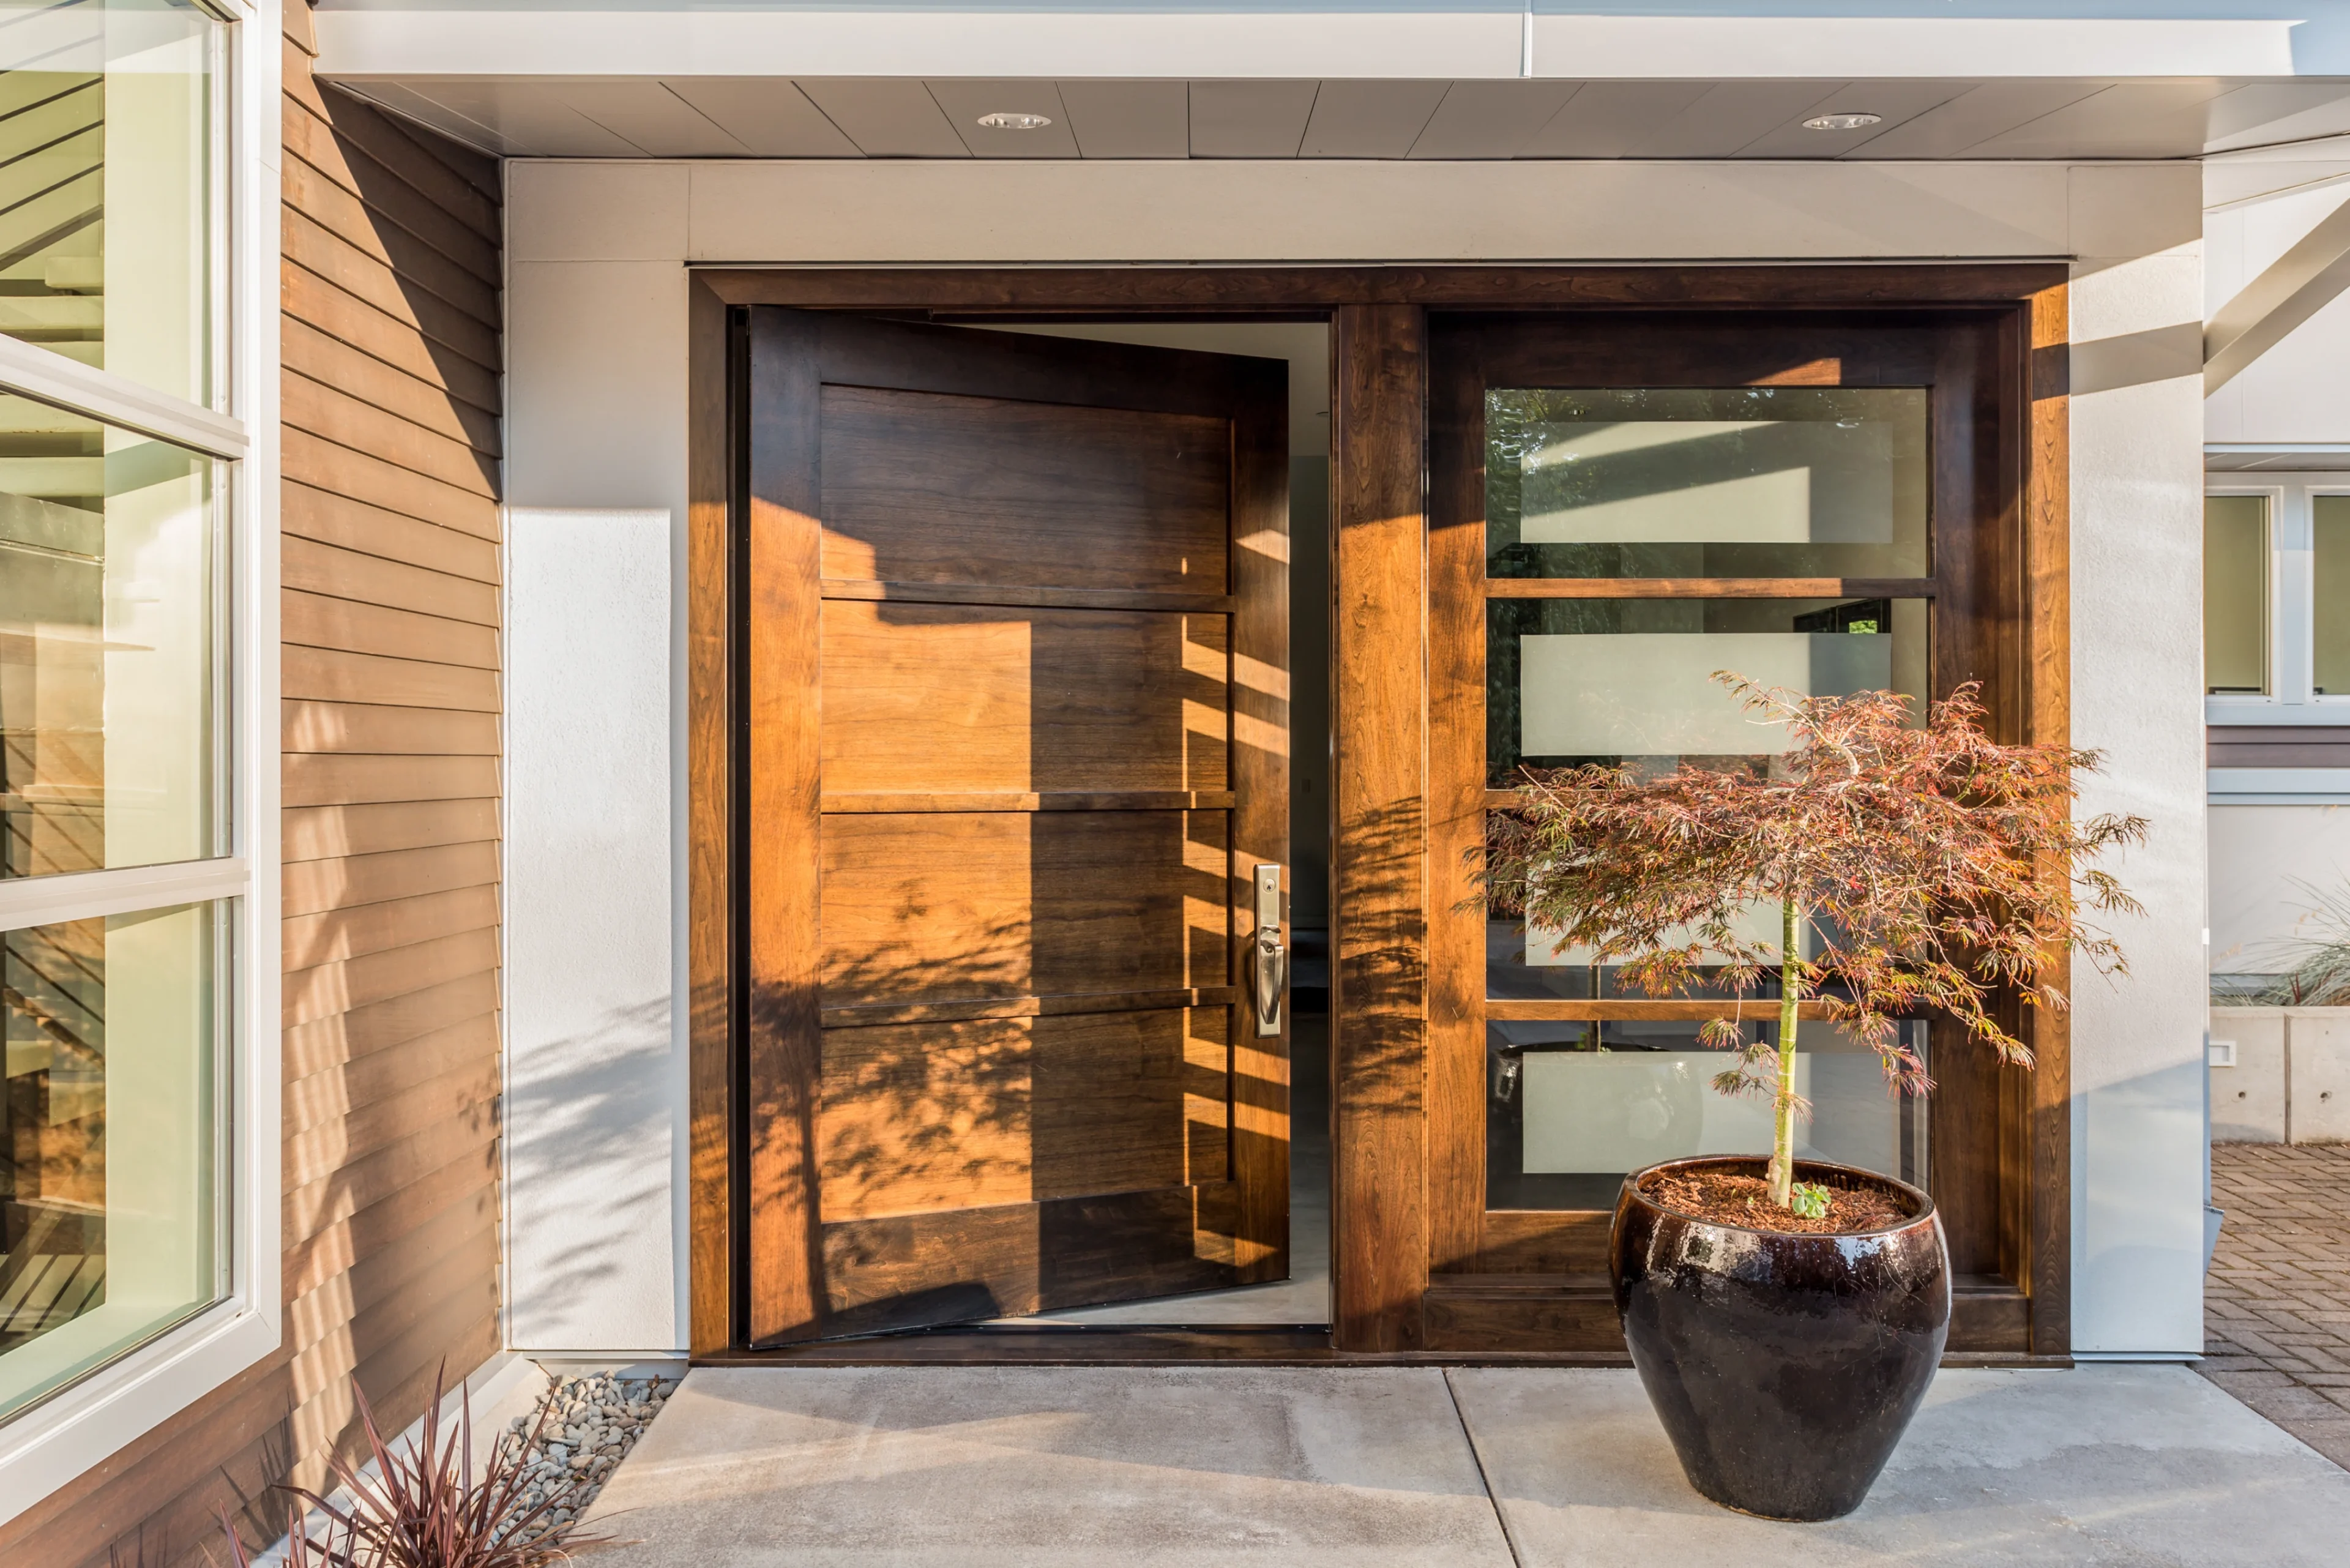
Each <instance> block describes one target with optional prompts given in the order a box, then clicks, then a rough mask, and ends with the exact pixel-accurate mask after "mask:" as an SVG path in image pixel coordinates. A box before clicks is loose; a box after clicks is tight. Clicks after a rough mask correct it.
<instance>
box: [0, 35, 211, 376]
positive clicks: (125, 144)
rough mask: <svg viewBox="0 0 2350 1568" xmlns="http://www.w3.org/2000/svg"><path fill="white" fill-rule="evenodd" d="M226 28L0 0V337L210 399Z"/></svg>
mask: <svg viewBox="0 0 2350 1568" xmlns="http://www.w3.org/2000/svg"><path fill="white" fill-rule="evenodd" d="M222 30H223V25H222V24H221V23H219V22H217V21H214V20H213V18H211V17H210V16H206V15H205V14H204V13H203V12H202V11H201V10H199V9H197V8H196V7H195V6H194V5H189V4H186V3H185V0H78V3H75V0H68V3H64V4H60V3H58V0H0V333H5V334H6V335H7V336H9V337H15V338H17V339H19V340H20V341H23V342H26V343H37V344H39V345H40V346H41V347H43V348H48V349H51V350H54V351H55V352H57V353H59V354H63V355H66V356H67V357H68V358H74V359H78V360H80V361H81V362H82V363H83V364H85V365H93V366H97V367H99V368H101V369H108V370H112V371H115V372H117V373H118V374H120V375H124V376H128V377H130V379H133V380H136V381H139V382H141V383H143V384H144V385H146V386H150V387H153V388H155V389H158V390H161V391H165V392H170V393H172V394H174V395H176V396H178V397H182V398H186V399H188V400H190V401H192V402H199V403H207V404H209V403H213V402H214V401H215V398H214V396H213V391H214V389H213V373H212V315H213V310H212V300H213V270H214V269H213V249H214V242H213V234H214V233H215V224H214V216H213V207H214V201H213V173H212V167H213V144H214V141H215V140H216V139H217V132H216V130H215V120H216V109H215V103H216V94H217V88H218V83H219V78H220V74H221V73H220V70H219V66H218V60H219V55H220V39H221V35H222Z"/></svg>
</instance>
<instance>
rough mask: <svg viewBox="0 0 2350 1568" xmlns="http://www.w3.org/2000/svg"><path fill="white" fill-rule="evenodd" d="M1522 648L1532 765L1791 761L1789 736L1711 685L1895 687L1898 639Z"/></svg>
mask: <svg viewBox="0 0 2350 1568" xmlns="http://www.w3.org/2000/svg"><path fill="white" fill-rule="evenodd" d="M1519 646H1520V654H1519V656H1520V659H1522V661H1523V662H1522V664H1521V667H1520V680H1521V681H1522V682H1523V699H1522V701H1523V706H1522V709H1521V718H1520V740H1519V746H1520V749H1521V750H1522V751H1523V752H1524V753H1527V754H1528V755H1544V754H1549V755H1569V756H1610V755H1612V756H1656V755H1684V756H1685V755H1690V754H1692V753H1695V754H1710V755H1738V754H1742V753H1773V752H1782V751H1784V750H1786V748H1787V732H1786V731H1785V730H1784V729H1783V728H1780V727H1778V726H1776V725H1758V724H1756V723H1755V722H1753V720H1752V717H1751V716H1749V715H1748V714H1746V713H1744V712H1742V711H1740V709H1739V708H1738V707H1737V706H1736V705H1735V704H1734V703H1731V702H1729V701H1724V700H1723V695H1724V694H1723V691H1722V689H1721V686H1720V685H1718V684H1717V683H1716V682H1715V681H1714V680H1713V679H1712V675H1713V672H1714V671H1715V670H1736V671H1738V672H1739V673H1740V674H1742V675H1744V676H1747V677H1749V678H1750V679H1752V680H1758V681H1761V682H1762V683H1763V685H1765V686H1776V687H1784V688H1785V689H1787V690H1788V691H1803V692H1809V693H1812V694H1814V695H1816V694H1820V693H1825V692H1835V693H1842V692H1847V691H1866V690H1870V689H1876V690H1883V689H1885V688H1887V687H1889V686H1891V685H1892V683H1893V639H1892V638H1890V637H1881V636H1880V637H1866V636H1861V637H1856V636H1851V635H1847V634H1836V633H1818V632H1811V633H1805V632H1757V631H1746V632H1721V633H1715V634H1713V635H1711V636H1704V635H1700V636H1695V637H1691V636H1689V635H1687V634H1684V633H1674V632H1632V633H1628V634H1626V635H1623V636H1618V637H1575V636H1560V635H1543V634H1536V635H1534V636H1531V637H1528V638H1526V639H1523V641H1522V642H1521V644H1520V645H1519Z"/></svg>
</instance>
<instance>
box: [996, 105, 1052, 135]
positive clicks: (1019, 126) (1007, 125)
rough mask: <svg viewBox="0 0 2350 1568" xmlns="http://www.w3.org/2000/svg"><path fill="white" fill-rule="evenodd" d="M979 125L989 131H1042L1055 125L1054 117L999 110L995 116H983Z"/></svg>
mask: <svg viewBox="0 0 2350 1568" xmlns="http://www.w3.org/2000/svg"><path fill="white" fill-rule="evenodd" d="M979 123H980V125H981V126H982V127H983V128H984V129H986V130H1044V129H1045V127H1046V126H1048V125H1050V124H1052V123H1053V117H1052V116H1050V115H1046V114H1021V113H1017V112H1015V111H1014V110H1010V109H999V110H998V111H996V112H995V113H993V114H983V115H981V116H980V117H979Z"/></svg>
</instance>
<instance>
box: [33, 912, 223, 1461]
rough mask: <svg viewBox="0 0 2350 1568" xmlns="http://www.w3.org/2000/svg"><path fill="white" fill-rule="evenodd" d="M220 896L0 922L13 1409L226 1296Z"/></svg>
mask: <svg viewBox="0 0 2350 1568" xmlns="http://www.w3.org/2000/svg"><path fill="white" fill-rule="evenodd" d="M217 920H218V910H217V909H216V907H214V906H210V905H181V906H179V907H177V908H174V909H154V910H149V911H146V912H143V913H140V914H132V915H114V916H109V917H106V918H103V919H85V920H67V921H61V922H58V923H56V924H52V925H47V926H37V927H33V928H30V929H22V930H14V931H7V932H5V933H0V982H5V988H0V1033H5V1040H6V1078H5V1085H6V1099H5V1113H0V1126H5V1134H6V1140H5V1144H0V1417H5V1416H6V1415H8V1414H9V1412H11V1411H12V1410H15V1409H16V1408H19V1407H22V1406H24V1405H26V1404H27V1403H29V1402H31V1401H32V1400H35V1399H36V1398H39V1397H41V1396H43V1395H44V1394H47V1393H48V1392H50V1391H52V1390H54V1389H56V1388H57V1387H59V1386H62V1385H63V1384H65V1383H67V1382H68V1381H70V1380H71V1379H72V1378H74V1377H76V1376H79V1375H80V1374H81V1373H83V1372H85V1371H87V1370H88V1369H89V1368H90V1367H92V1366H97V1365H99V1363H101V1362H103V1361H105V1360H107V1359H108V1358H109V1357H110V1356H112V1355H116V1354H119V1353H120V1351H122V1350H124V1349H126V1348H128V1347H129V1346H130V1345H135V1344H138V1343H139V1342H140V1341H141V1340H143V1339H146V1338H148V1337H150V1336H151V1335H152V1334H155V1333H157V1332H159V1331H161V1329H163V1328H166V1327H168V1326H170V1325H171V1324H173V1323H176V1322H178V1321H180V1320H181V1319H182V1318H184V1317H186V1316H187V1315H188V1314H191V1313H192V1312H195V1311H197V1310H200V1309H201V1308H203V1307H204V1306H206V1305H208V1304H210V1303H212V1302H213V1301H215V1300H217V1299H219V1296H220V1293H221V1280H220V1270H221V1263H222V1251H221V1247H220V1237H219V1214H220V1211H221V1210H220V1206H219V1201H218V1199H219V1195H220V1194H219V1184H218V1180H217V1176H216V1173H217V1169H218V1164H217V1149H216V1139H217V1137H218V1136H219V1132H218V1123H217V1120H216V1117H215V1116H214V1100H215V1097H216V1096H215V1073H216V1070H217V1059H216V1057H215V1054H214V1040H215V1031H214V1009H215V1003H216V982H215V964H216V961H217V958H218V956H219V953H220V947H221V944H220V943H219V942H218V940H216V937H215V928H216V923H217Z"/></svg>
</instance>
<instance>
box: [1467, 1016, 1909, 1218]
mask: <svg viewBox="0 0 2350 1568" xmlns="http://www.w3.org/2000/svg"><path fill="white" fill-rule="evenodd" d="M1767 1010H1768V1008H1767V1005H1766V1007H1765V1011H1767ZM1700 1027H1702V1025H1700V1023H1679V1022H1668V1021H1647V1020H1642V1021H1638V1022H1625V1021H1618V1020H1608V1021H1607V1022H1605V1023H1492V1024H1488V1025H1487V1026H1486V1069H1487V1070H1486V1093H1487V1102H1486V1119H1485V1126H1486V1150H1485V1154H1486V1174H1485V1206H1486V1207H1487V1208H1489V1209H1611V1208H1613V1207H1615V1203H1616V1193H1617V1188H1618V1187H1620V1186H1621V1185H1622V1183H1623V1180H1624V1178H1625V1177H1626V1176H1627V1175H1629V1174H1630V1173H1631V1172H1633V1171H1635V1170H1638V1169H1639V1168H1642V1167H1643V1166H1648V1165H1653V1164H1655V1163H1656V1162H1657V1161H1659V1160H1660V1159H1678V1158H1682V1157H1684V1156H1688V1155H1697V1154H1757V1155H1767V1154H1768V1153H1769V1152H1770V1149H1771V1110H1770V1106H1769V1104H1768V1103H1767V1102H1765V1101H1763V1100H1757V1099H1747V1098H1731V1097H1730V1096H1724V1095H1721V1094H1718V1093H1716V1092H1715V1090H1714V1088H1713V1085H1712V1081H1713V1076H1714V1075H1715V1074H1717V1073H1719V1072H1721V1070H1722V1069H1723V1068H1725V1067H1727V1066H1729V1065H1730V1064H1731V1060H1732V1059H1731V1057H1730V1056H1728V1055H1726V1054H1723V1053H1721V1052H1719V1051H1713V1050H1709V1049H1708V1048H1707V1047H1706V1046H1704V1045H1703V1044H1700V1042H1699V1040H1698V1031H1699V1029H1700ZM1898 1027H1899V1028H1900V1029H1901V1030H1902V1031H1903V1032H1904V1036H1905V1043H1906V1044H1908V1046H1909V1047H1910V1048H1911V1049H1912V1050H1914V1051H1916V1052H1917V1053H1918V1058H1919V1059H1920V1060H1921V1061H1922V1060H1924V1059H1925V1056H1926V1025H1925V1024H1924V1023H1903V1024H1900V1025H1898ZM1749 1033H1750V1037H1752V1038H1759V1039H1762V1040H1766V1041H1775V1040H1776V1039H1777V1038H1778V1025H1777V1023H1773V1022H1764V1023H1754V1024H1752V1025H1749ZM1796 1044H1797V1049H1796V1052H1795V1087H1796V1092H1797V1093H1799V1094H1801V1095H1803V1096H1804V1097H1806V1098H1807V1099H1809V1100H1810V1101H1811V1103H1812V1115H1811V1117H1810V1119H1809V1120H1807V1121H1804V1122H1802V1123H1799V1124H1798V1125H1797V1127H1796V1133H1795V1152H1796V1154H1797V1156H1798V1158H1804V1159H1830V1160H1835V1161H1838V1162H1841V1163H1843V1164H1846V1165H1857V1166H1861V1167H1863V1168H1866V1169H1869V1170H1877V1171H1882V1172H1884V1173H1885V1174H1886V1175H1887V1176H1893V1177H1898V1178H1899V1179H1902V1180H1904V1181H1911V1182H1918V1183H1922V1182H1923V1181H1924V1179H1925V1174H1926V1127H1927V1119H1926V1106H1925V1102H1924V1101H1922V1100H1918V1099H1915V1098H1911V1097H1908V1096H1903V1097H1899V1098H1897V1097H1895V1096H1892V1095H1889V1094H1887V1091H1886V1085H1885V1077H1884V1072H1883V1069H1882V1068H1881V1067H1880V1066H1879V1065H1878V1062H1877V1054H1876V1053H1875V1052H1874V1051H1871V1050H1869V1049H1867V1048H1866V1046H1864V1045H1861V1044H1858V1043H1856V1042H1855V1041H1854V1040H1853V1039H1851V1038H1850V1037H1849V1036H1847V1035H1846V1034H1845V1033H1843V1032H1842V1031H1841V1030H1839V1029H1837V1028H1836V1027H1835V1025H1833V1024H1830V1023H1821V1022H1813V1021H1806V1022H1805V1023H1804V1024H1803V1025H1802V1026H1801V1028H1800V1029H1799V1031H1798V1033H1797V1034H1796Z"/></svg>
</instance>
